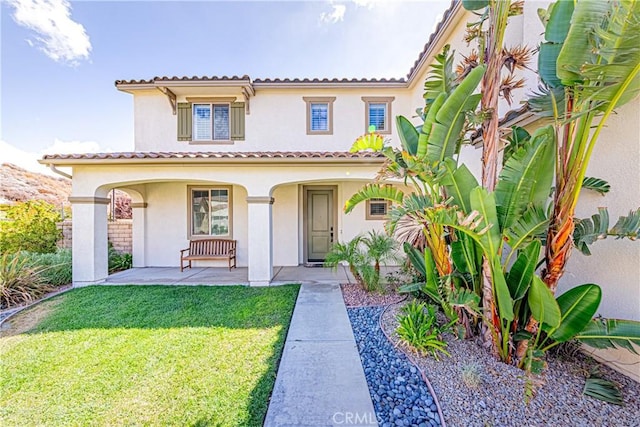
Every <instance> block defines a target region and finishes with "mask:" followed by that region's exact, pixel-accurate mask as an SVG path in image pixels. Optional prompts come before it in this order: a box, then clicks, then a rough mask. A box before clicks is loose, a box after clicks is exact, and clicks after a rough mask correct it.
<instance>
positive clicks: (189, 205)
mask: <svg viewBox="0 0 640 427" xmlns="http://www.w3.org/2000/svg"><path fill="white" fill-rule="evenodd" d="M211 190H227V194H228V197H229V200H228V205H229V208H228V210H229V231H228V233H227V234H226V235H212V234H193V233H192V231H193V192H194V191H208V192H209V203H211ZM209 232H211V230H209ZM187 239H189V240H197V239H233V186H231V185H211V186H208V185H188V186H187Z"/></svg>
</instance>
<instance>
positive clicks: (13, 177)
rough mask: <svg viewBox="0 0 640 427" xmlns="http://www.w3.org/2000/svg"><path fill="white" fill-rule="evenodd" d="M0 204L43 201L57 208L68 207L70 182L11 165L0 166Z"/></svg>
mask: <svg viewBox="0 0 640 427" xmlns="http://www.w3.org/2000/svg"><path fill="white" fill-rule="evenodd" d="M0 183H1V184H0V204H3V205H4V204H13V203H15V202H26V201H28V200H43V201H45V202H48V203H51V204H53V205H55V206H57V207H62V205H63V203H64V205H65V206H69V200H68V199H69V195H70V194H71V180H70V179H67V178H63V177H60V178H55V177H52V176H48V175H43V174H41V173H37V172H31V171H28V170H26V169H22V168H21V167H18V166H16V165H12V164H11V163H3V164H2V165H0Z"/></svg>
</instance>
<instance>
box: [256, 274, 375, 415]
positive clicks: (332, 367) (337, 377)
mask: <svg viewBox="0 0 640 427" xmlns="http://www.w3.org/2000/svg"><path fill="white" fill-rule="evenodd" d="M264 425H265V426H266V427H272V426H338V425H342V426H344V425H348V426H377V425H378V424H377V422H376V416H375V412H374V409H373V403H372V402H371V396H370V395H369V389H368V387H367V381H366V379H365V376H364V370H363V369H362V363H361V362H360V355H359V354H358V348H357V347H356V343H355V339H354V337H353V332H352V330H351V324H350V322H349V317H348V316H347V310H346V308H345V305H344V301H343V299H342V292H341V291H340V286H339V285H338V284H335V283H334V284H318V283H316V284H310V283H304V284H303V285H302V287H301V288H300V293H299V295H298V300H297V302H296V307H295V309H294V312H293V317H292V319H291V325H290V327H289V333H288V335H287V340H286V342H285V346H284V351H283V353H282V359H281V361H280V367H279V369H278V375H277V377H276V383H275V386H274V389H273V393H272V396H271V402H270V404H269V409H268V411H267V417H266V420H265V423H264Z"/></svg>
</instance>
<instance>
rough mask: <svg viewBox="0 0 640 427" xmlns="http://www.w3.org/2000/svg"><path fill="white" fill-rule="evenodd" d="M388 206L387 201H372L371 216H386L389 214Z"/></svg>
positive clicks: (370, 206)
mask: <svg viewBox="0 0 640 427" xmlns="http://www.w3.org/2000/svg"><path fill="white" fill-rule="evenodd" d="M387 206H388V203H387V201H386V200H385V199H370V201H369V215H370V216H385V215H386V214H387Z"/></svg>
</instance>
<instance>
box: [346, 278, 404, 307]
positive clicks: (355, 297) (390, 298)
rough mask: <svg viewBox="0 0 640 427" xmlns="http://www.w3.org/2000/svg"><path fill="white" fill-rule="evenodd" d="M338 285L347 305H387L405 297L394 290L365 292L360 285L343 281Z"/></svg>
mask: <svg viewBox="0 0 640 427" xmlns="http://www.w3.org/2000/svg"><path fill="white" fill-rule="evenodd" d="M340 287H341V288H342V297H343V298H344V303H345V305H346V306H347V307H362V306H372V305H389V304H394V303H397V302H399V301H402V300H404V299H405V298H406V295H399V294H398V293H396V292H395V291H387V292H386V293H376V292H367V291H365V290H364V289H363V288H362V286H361V285H358V284H353V283H343V284H341V285H340Z"/></svg>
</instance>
